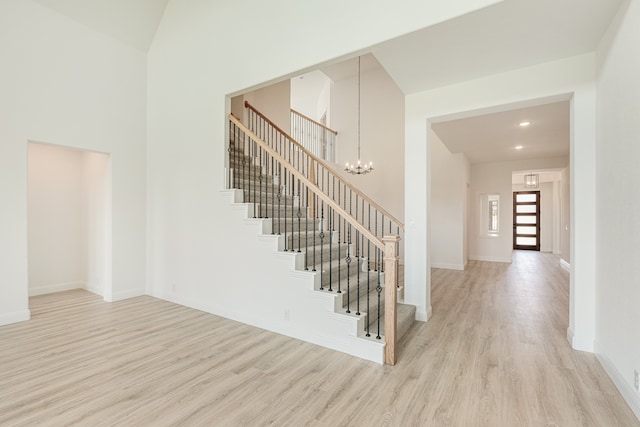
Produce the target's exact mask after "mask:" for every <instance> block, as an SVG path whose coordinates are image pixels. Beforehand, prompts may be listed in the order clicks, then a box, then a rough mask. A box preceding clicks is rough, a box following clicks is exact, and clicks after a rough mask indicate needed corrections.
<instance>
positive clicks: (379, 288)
mask: <svg viewBox="0 0 640 427" xmlns="http://www.w3.org/2000/svg"><path fill="white" fill-rule="evenodd" d="M377 252H378V257H380V258H382V252H381V251H380V249H378V250H377ZM376 291H377V292H378V335H376V339H378V340H379V339H380V338H381V337H380V305H381V301H380V294H381V293H382V285H381V282H380V270H379V269H378V286H376ZM387 321H388V320H387Z"/></svg>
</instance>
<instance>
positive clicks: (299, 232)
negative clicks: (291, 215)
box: [297, 179, 302, 252]
mask: <svg viewBox="0 0 640 427" xmlns="http://www.w3.org/2000/svg"><path fill="white" fill-rule="evenodd" d="M301 206H302V199H300V179H298V213H297V215H298V252H302V248H301V246H302V245H301V241H300V239H301V238H302V222H301V221H302V211H301Z"/></svg>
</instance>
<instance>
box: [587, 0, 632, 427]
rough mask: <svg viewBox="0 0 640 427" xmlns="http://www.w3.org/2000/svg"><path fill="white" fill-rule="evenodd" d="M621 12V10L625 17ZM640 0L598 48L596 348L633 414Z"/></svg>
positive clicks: (629, 5) (626, 6)
mask: <svg viewBox="0 0 640 427" xmlns="http://www.w3.org/2000/svg"><path fill="white" fill-rule="evenodd" d="M625 12H626V15H625V14H624V13H625ZM638 40H640V3H638V2H637V1H635V2H634V1H627V2H624V4H623V6H622V8H621V11H620V14H619V15H618V17H617V18H616V20H615V21H614V24H613V25H612V26H611V28H610V29H609V32H608V33H607V35H606V36H605V38H604V39H603V42H602V43H601V46H600V47H599V49H598V52H597V59H598V83H597V89H598V92H597V94H598V121H597V125H598V140H597V154H598V156H597V168H596V175H597V187H596V192H597V197H598V212H597V218H598V223H597V248H598V249H597V251H598V262H597V266H596V272H597V289H596V292H597V302H598V303H597V305H596V307H597V311H596V316H597V323H596V325H597V329H596V352H597V353H598V357H599V359H600V361H601V362H602V364H603V366H604V367H605V368H606V369H607V371H608V372H609V374H610V375H611V377H612V378H613V380H614V382H615V383H616V385H617V386H618V388H619V389H620V391H621V392H622V394H623V396H624V397H625V398H626V400H627V402H628V403H629V404H630V405H631V407H632V409H633V410H634V411H635V413H636V416H638V418H639V419H640V394H638V392H637V391H636V390H634V389H633V371H634V370H638V371H639V372H640V329H639V328H638V326H639V325H640V309H639V304H640V286H639V284H640V267H638V265H639V264H638V260H639V259H640V246H639V245H638V242H639V241H640V226H639V225H638V212H640V197H639V194H640V193H639V192H638V188H640V170H639V169H638V159H640V144H639V143H638V142H639V141H640V128H638V117H640V97H639V94H640V80H638V76H639V75H640V56H639V55H638V54H637V52H638Z"/></svg>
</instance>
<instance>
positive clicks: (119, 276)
mask: <svg viewBox="0 0 640 427" xmlns="http://www.w3.org/2000/svg"><path fill="white" fill-rule="evenodd" d="M0 57H2V58H3V64H5V66H3V67H2V70H1V71H0V73H2V78H0V93H2V94H3V95H2V97H0V117H1V118H2V119H1V120H2V126H0V271H2V277H0V295H2V298H0V324H6V323H12V322H16V321H20V320H27V319H28V318H29V307H28V266H27V142H28V141H29V140H31V141H40V142H45V143H50V144H56V145H61V146H67V147H74V148H79V149H85V150H91V151H98V152H103V153H111V154H112V163H111V167H112V177H113V188H112V200H113V206H112V211H111V214H112V224H113V250H112V254H113V271H112V274H113V281H112V283H111V284H110V286H109V290H110V292H109V295H107V298H108V299H119V298H125V297H127V296H133V295H139V294H142V293H144V286H145V282H146V274H145V264H146V255H145V237H146V226H145V211H146V207H145V204H146V193H145V185H146V183H145V174H146V164H145V115H146V105H145V97H146V55H145V54H144V53H142V52H140V51H137V50H135V49H134V48H131V47H128V46H125V45H122V44H121V43H120V42H117V41H115V40H114V39H112V38H110V37H109V36H106V35H103V34H100V33H97V32H95V31H93V30H91V29H89V28H87V27H85V26H83V25H81V24H78V23H77V22H75V21H73V20H71V19H69V18H66V17H64V16H63V15H60V14H58V13H56V12H54V11H52V10H50V9H48V8H46V7H44V6H40V5H39V4H36V3H34V2H32V1H29V0H27V1H25V0H4V1H2V2H0Z"/></svg>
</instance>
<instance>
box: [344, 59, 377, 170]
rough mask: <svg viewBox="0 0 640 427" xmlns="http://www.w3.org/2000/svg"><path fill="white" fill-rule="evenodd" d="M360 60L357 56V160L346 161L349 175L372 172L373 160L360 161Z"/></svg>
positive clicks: (345, 168)
mask: <svg viewBox="0 0 640 427" xmlns="http://www.w3.org/2000/svg"><path fill="white" fill-rule="evenodd" d="M360 60H361V57H360V56H358V162H357V163H356V164H353V163H352V164H349V163H348V162H347V164H346V166H345V167H344V170H345V172H348V173H350V174H351V175H366V174H368V173H369V172H373V162H369V164H367V163H365V164H362V163H361V162H360V93H361V91H360V83H361V79H362V72H361V68H360Z"/></svg>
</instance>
